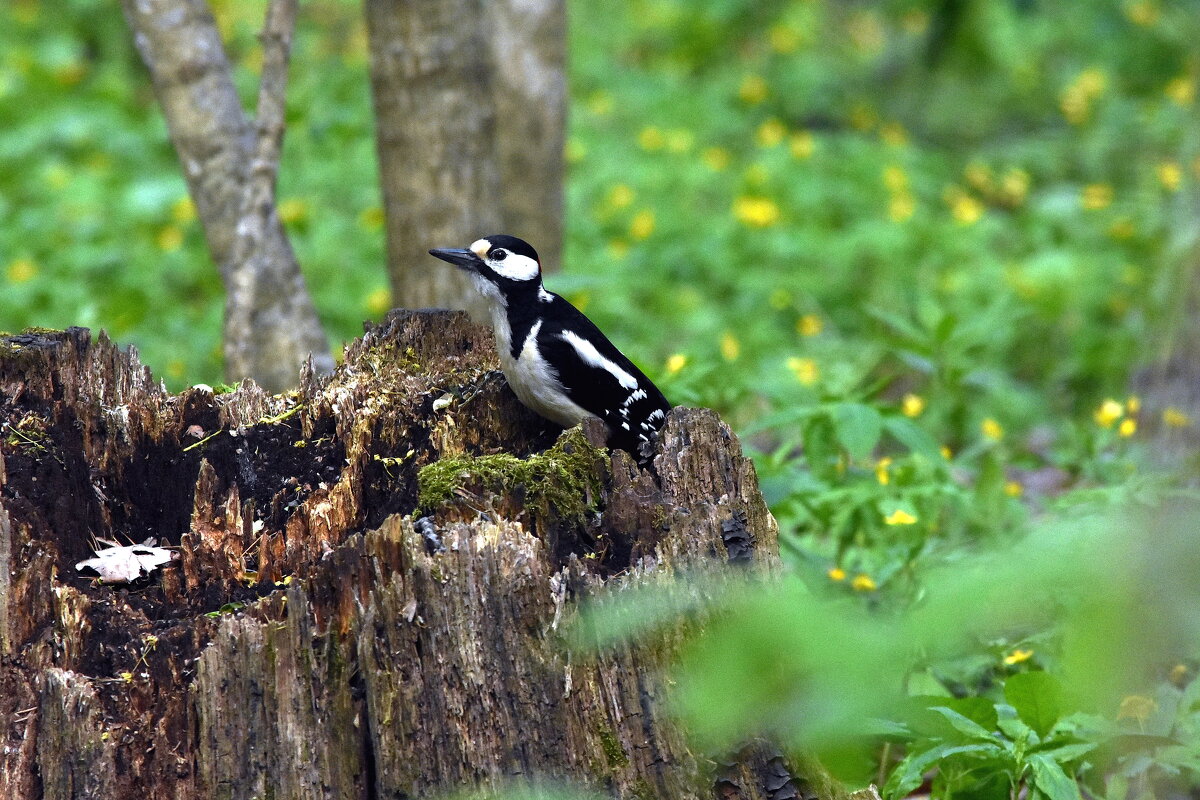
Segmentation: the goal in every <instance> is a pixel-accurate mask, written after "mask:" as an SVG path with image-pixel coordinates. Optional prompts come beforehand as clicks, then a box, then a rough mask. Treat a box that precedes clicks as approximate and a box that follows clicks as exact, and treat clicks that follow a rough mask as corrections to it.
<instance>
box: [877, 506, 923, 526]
mask: <svg viewBox="0 0 1200 800" xmlns="http://www.w3.org/2000/svg"><path fill="white" fill-rule="evenodd" d="M883 521H884V522H886V523H887V524H888V525H912V524H913V523H915V522H916V521H917V518H916V517H914V516H913V515H912V514H910V513H908V512H907V511H905V510H904V509H903V508H897V509H896V510H895V511H893V512H892V513H890V514H888V515H887V516H886V517H884V518H883Z"/></svg>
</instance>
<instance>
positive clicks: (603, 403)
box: [537, 294, 671, 461]
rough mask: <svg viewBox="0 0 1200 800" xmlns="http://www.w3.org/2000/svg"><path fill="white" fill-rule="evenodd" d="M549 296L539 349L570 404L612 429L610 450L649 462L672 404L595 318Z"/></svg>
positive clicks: (539, 333) (540, 332)
mask: <svg viewBox="0 0 1200 800" xmlns="http://www.w3.org/2000/svg"><path fill="white" fill-rule="evenodd" d="M551 297H552V299H551V301H550V303H548V304H547V305H549V306H550V308H547V309H546V312H545V313H544V315H543V317H542V319H543V325H542V327H541V329H540V330H539V331H538V337H537V345H538V350H539V351H540V352H541V354H542V356H543V357H544V358H545V359H546V360H547V361H548V362H549V363H551V364H553V365H554V368H555V370H556V371H557V372H558V381H559V383H560V384H561V386H562V388H563V391H564V392H565V393H566V394H567V396H568V397H570V398H571V401H572V402H573V403H575V404H576V405H578V406H580V407H581V408H583V409H585V410H586V411H588V412H589V413H592V414H595V415H596V416H597V417H599V418H600V419H602V420H604V422H605V424H607V425H608V430H609V437H608V445H609V447H615V448H620V449H622V450H625V451H627V452H629V453H632V454H633V455H634V456H635V457H636V458H637V459H638V460H639V461H645V460H646V459H647V458H648V456H649V451H650V448H651V447H652V446H653V444H654V442H655V441H656V440H657V438H658V431H659V429H660V428H661V427H662V425H663V423H664V422H665V421H666V418H667V411H669V410H670V408H671V404H670V403H668V402H667V398H666V397H664V396H663V393H662V392H661V391H659V389H658V387H657V386H655V385H654V384H653V383H652V382H651V381H650V379H649V378H647V377H646V376H645V374H643V373H642V371H641V370H640V369H638V368H637V367H636V366H634V364H633V362H632V361H630V360H629V359H628V358H626V357H625V356H624V355H623V354H622V353H621V351H620V350H618V349H617V348H616V347H615V346H614V345H613V344H612V342H610V341H609V340H608V338H607V337H606V336H605V335H604V334H603V333H601V332H600V329H599V328H597V327H596V326H595V324H593V323H592V321H591V320H589V319H588V318H587V317H585V316H584V315H583V314H582V313H581V312H580V311H579V310H578V309H576V308H575V307H574V306H572V305H571V304H570V303H568V302H567V301H566V300H564V299H562V298H561V297H559V296H558V295H556V294H551Z"/></svg>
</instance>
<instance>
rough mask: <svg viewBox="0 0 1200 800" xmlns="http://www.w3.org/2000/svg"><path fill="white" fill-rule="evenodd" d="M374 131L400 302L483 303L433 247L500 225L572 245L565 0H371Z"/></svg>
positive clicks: (545, 252)
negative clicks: (566, 177)
mask: <svg viewBox="0 0 1200 800" xmlns="http://www.w3.org/2000/svg"><path fill="white" fill-rule="evenodd" d="M365 8H366V17H367V31H368V35H369V39H370V47H371V87H372V91H373V95H374V101H375V119H376V126H377V132H376V140H377V145H378V151H379V164H380V178H381V180H382V183H383V200H384V210H385V212H386V216H387V241H388V272H389V274H390V276H391V283H392V291H393V297H394V298H395V302H396V303H397V304H398V305H401V306H405V307H409V308H420V307H431V306H443V307H450V308H471V309H474V308H475V307H476V304H477V302H478V301H477V299H476V298H475V293H474V292H473V290H471V288H470V287H469V286H468V284H467V282H466V281H465V279H464V278H463V276H462V275H461V274H460V273H458V272H457V271H455V270H452V269H447V268H445V266H444V265H439V264H437V263H436V262H434V261H431V260H430V258H429V256H428V254H427V252H426V251H427V250H429V248H431V247H465V246H466V245H468V244H470V243H471V242H473V241H474V240H475V239H478V238H479V237H481V236H486V235H488V234H493V233H509V234H513V235H516V236H520V237H522V238H524V239H527V240H529V242H530V243H531V244H533V246H534V247H535V248H537V249H538V252H539V254H540V255H541V256H542V261H543V264H544V265H545V266H546V267H547V268H553V267H557V265H558V263H559V258H560V254H561V251H562V204H563V197H562V180H563V162H562V149H563V136H564V134H563V131H564V124H565V118H566V89H565V86H566V84H565V77H564V70H565V54H566V44H565V41H566V23H565V10H564V3H563V0H534V2H529V0H524V2H517V0H499V1H498V2H495V3H483V2H481V1H480V0H436V1H435V0H424V2H400V0H366V2H365Z"/></svg>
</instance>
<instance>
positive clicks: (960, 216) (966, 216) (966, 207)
mask: <svg viewBox="0 0 1200 800" xmlns="http://www.w3.org/2000/svg"><path fill="white" fill-rule="evenodd" d="M950 213H951V214H952V215H953V217H954V219H955V221H956V222H958V223H959V224H960V225H973V224H975V223H976V222H978V221H979V218H980V217H982V216H983V203H980V202H979V201H978V200H976V199H975V198H974V197H971V195H969V194H966V193H965V192H964V193H962V194H960V195H959V196H958V197H957V198H955V200H954V204H953V205H952V206H951V207H950Z"/></svg>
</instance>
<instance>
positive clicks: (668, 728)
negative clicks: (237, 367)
mask: <svg viewBox="0 0 1200 800" xmlns="http://www.w3.org/2000/svg"><path fill="white" fill-rule="evenodd" d="M495 366H496V362H495V358H494V355H493V349H492V343H491V341H490V334H489V333H487V332H486V331H484V330H483V329H481V328H477V327H474V326H472V325H470V324H469V323H468V322H467V320H466V318H465V316H464V315H462V314H450V313H448V312H437V313H434V312H426V313H402V314H398V315H394V316H392V317H390V318H389V319H388V320H387V321H386V322H385V324H384V325H382V326H380V327H377V328H373V329H371V330H369V331H368V333H367V335H366V336H365V337H364V338H362V339H361V340H359V341H357V342H355V343H354V344H352V345H351V346H350V347H349V348H348V349H347V351H346V354H345V360H344V363H343V364H342V365H341V366H340V367H339V368H338V369H337V371H336V372H335V373H334V374H333V375H332V376H331V377H329V378H326V379H318V378H316V377H314V376H313V375H312V374H311V373H308V374H306V375H305V378H304V380H303V381H302V386H301V388H300V391H299V392H298V393H292V394H289V395H274V396H271V395H267V394H265V393H264V392H263V391H262V390H260V389H259V388H257V387H256V386H255V385H253V384H249V383H248V384H246V385H244V386H243V387H242V388H240V389H238V390H237V391H235V392H232V393H229V394H222V395H214V394H213V393H212V392H210V391H208V390H206V389H204V388H192V389H189V390H187V391H185V392H183V393H182V394H179V395H170V394H167V393H165V392H164V391H163V389H162V388H161V385H160V384H159V383H158V382H157V381H155V380H154V379H153V378H152V376H151V375H150V374H149V372H148V371H147V370H146V369H144V368H143V367H141V366H140V365H139V364H138V361H137V357H136V354H135V353H131V352H122V351H118V350H117V349H116V348H115V347H114V346H113V345H112V344H110V343H109V342H108V341H107V340H106V339H105V338H104V336H103V335H101V337H100V338H99V339H98V340H95V341H93V340H92V339H91V337H90V336H89V334H88V332H87V331H86V330H83V329H78V328H75V329H71V330H68V331H65V332H61V333H58V332H49V333H47V332H31V333H26V334H20V335H16V336H8V337H4V338H2V339H0V420H2V421H3V441H2V442H0V731H2V734H0V735H2V736H3V737H4V741H3V745H4V746H3V748H2V749H0V796H3V797H5V798H12V799H13V800H32V799H33V798H67V797H105V798H175V799H176V800H184V799H185V798H252V797H272V796H274V797H286V798H289V800H300V799H301V798H378V797H396V798H399V797H416V796H429V795H431V794H433V793H435V792H441V791H447V790H451V789H454V788H458V787H480V788H483V789H486V790H498V789H502V788H503V787H504V786H505V785H506V783H507V782H508V781H510V780H516V779H533V778H549V779H560V780H566V781H570V782H572V783H575V784H579V785H582V786H586V787H590V788H592V789H596V790H600V791H602V792H605V793H607V794H609V795H611V796H614V797H621V798H633V797H638V798H644V797H660V798H684V797H688V798H691V797H711V796H713V795H714V792H719V793H720V796H722V797H745V798H766V797H777V798H783V797H806V798H809V797H815V796H820V797H829V796H835V795H837V794H838V793H839V790H838V789H836V787H833V786H832V785H831V784H830V783H829V781H828V780H827V778H825V777H824V776H823V775H821V774H819V773H818V771H816V770H813V771H811V773H810V774H807V775H803V776H801V775H798V774H796V773H795V771H794V770H792V769H791V768H790V767H789V766H788V764H787V762H786V760H784V759H783V758H782V757H781V756H779V755H778V754H777V753H774V752H772V751H770V749H769V748H767V747H765V746H763V745H759V746H757V747H753V748H750V749H748V750H747V751H746V752H745V753H743V754H742V755H741V756H739V757H738V758H736V759H734V760H733V761H731V762H730V763H726V764H723V765H722V766H720V767H715V768H710V766H709V763H710V762H708V761H706V760H705V758H704V757H703V755H702V754H699V753H694V752H692V750H690V749H689V746H688V743H687V741H686V739H685V738H684V736H683V735H682V733H681V731H680V730H679V729H678V728H676V727H675V726H674V725H673V723H672V722H671V720H670V718H669V717H668V716H667V715H666V713H665V712H664V709H663V707H662V705H661V703H660V700H661V698H662V697H663V696H664V694H665V693H666V688H667V687H666V683H665V681H664V679H663V678H662V677H660V675H659V673H658V670H657V667H658V666H660V665H661V664H662V663H663V662H664V660H665V659H668V658H670V656H671V654H672V650H673V649H674V648H675V647H677V643H678V642H679V641H680V639H681V638H682V637H681V636H668V637H665V639H664V640H663V641H662V642H660V643H659V644H656V645H653V646H642V647H636V648H635V647H622V648H619V649H616V650H613V651H606V652H604V653H601V654H590V653H585V652H577V651H573V650H572V649H571V648H570V647H568V646H567V645H566V644H565V643H564V642H562V641H560V637H559V635H558V633H557V631H559V630H560V627H561V626H562V625H563V624H564V621H566V620H569V619H570V618H571V617H572V615H573V614H574V609H575V607H576V604H577V603H578V601H579V600H580V599H581V598H584V597H587V596H588V595H590V594H594V593H596V592H598V591H601V590H603V589H605V588H606V587H609V586H617V585H622V584H626V583H630V582H637V581H641V580H645V579H647V577H649V576H664V577H670V576H672V575H675V574H677V573H678V572H682V571H683V570H686V569H687V568H688V567H689V566H692V567H695V566H697V565H700V564H708V565H712V566H714V567H719V565H720V563H721V562H724V561H727V560H731V559H732V560H738V561H751V562H752V565H751V566H750V567H749V568H751V569H758V570H762V571H766V572H770V571H772V570H774V569H775V568H776V564H777V558H778V556H777V550H776V546H777V545H776V528H775V524H774V521H773V519H772V518H771V516H770V514H769V513H768V511H767V509H766V507H765V505H764V504H763V500H762V497H761V496H760V494H759V492H758V487H757V481H756V478H755V473H754V469H753V466H752V465H751V464H750V462H749V461H748V460H747V459H746V458H745V457H744V456H743V455H742V454H741V452H740V449H739V446H738V443H737V439H736V438H735V437H734V436H733V435H732V434H731V433H730V431H729V429H728V428H727V427H726V426H725V425H724V424H723V423H722V422H721V421H720V420H719V419H718V418H717V417H716V415H715V414H713V413H712V412H709V411H705V410H695V409H676V410H675V411H673V412H672V413H671V415H670V418H669V420H668V422H667V425H666V428H665V429H664V432H663V442H662V451H661V453H660V454H659V455H658V456H657V458H656V459H655V469H656V473H657V474H656V475H652V474H650V473H648V472H645V471H639V470H638V468H637V467H636V466H635V465H634V464H633V462H632V461H631V460H630V459H629V458H628V457H627V456H626V455H625V454H624V453H616V454H615V456H614V457H613V458H612V459H611V460H610V459H609V458H608V456H607V454H606V453H605V451H604V450H603V449H601V448H599V447H597V442H598V441H599V440H600V438H601V434H600V431H599V430H597V429H596V428H594V427H590V428H585V429H578V428H577V429H574V430H571V431H568V432H566V433H565V434H563V435H562V436H558V431H557V429H554V428H553V427H552V426H549V425H548V424H547V423H545V422H543V421H542V420H540V419H539V418H537V417H535V416H534V415H533V414H532V413H530V412H528V411H527V410H526V409H524V407H522V406H521V405H520V404H519V403H518V402H517V400H516V399H515V397H513V395H512V394H511V392H510V391H509V390H508V388H507V386H506V384H505V383H504V381H503V378H502V376H501V375H500V374H499V373H497V372H496V371H495V369H494V368H495ZM546 448H550V449H549V450H546ZM542 451H545V452H544V453H543V452H542ZM501 452H504V453H512V454H515V455H517V456H521V457H524V460H517V459H512V458H508V459H506V458H505V457H503V456H496V455H493V456H490V457H488V458H479V456H482V455H484V454H495V453H501ZM539 453H541V454H540V455H539ZM418 510H419V513H424V514H426V516H424V517H419V518H416V513H414V512H418ZM147 537H157V538H158V539H159V540H160V543H169V544H172V545H176V544H177V545H178V551H177V552H178V553H179V556H180V557H179V559H178V560H177V561H175V562H173V563H172V564H170V565H167V566H164V567H162V568H160V569H159V570H157V571H156V572H154V573H152V574H151V575H149V576H147V577H143V578H141V579H139V580H137V581H135V582H134V583H132V584H128V585H123V584H104V583H102V582H99V581H96V580H95V579H92V578H89V577H86V576H84V575H83V574H81V573H80V571H78V570H77V569H76V566H75V565H76V562H78V561H80V560H82V559H84V558H87V557H89V556H90V554H91V552H92V548H93V546H94V544H95V543H94V538H104V539H110V540H118V541H120V542H121V543H126V542H131V541H132V542H141V541H142V540H144V539H145V538H147ZM745 568H746V567H744V566H743V567H742V569H745ZM724 569H725V570H729V569H732V568H729V567H726V568H724ZM719 572H720V570H718V573H715V574H719ZM707 585H708V584H704V586H707ZM242 604H244V605H242ZM691 624H693V625H694V624H696V623H694V622H693V623H691Z"/></svg>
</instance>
